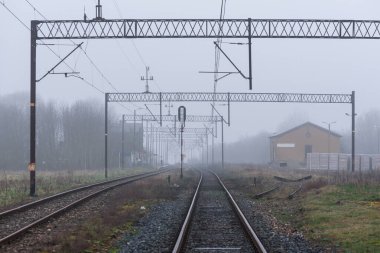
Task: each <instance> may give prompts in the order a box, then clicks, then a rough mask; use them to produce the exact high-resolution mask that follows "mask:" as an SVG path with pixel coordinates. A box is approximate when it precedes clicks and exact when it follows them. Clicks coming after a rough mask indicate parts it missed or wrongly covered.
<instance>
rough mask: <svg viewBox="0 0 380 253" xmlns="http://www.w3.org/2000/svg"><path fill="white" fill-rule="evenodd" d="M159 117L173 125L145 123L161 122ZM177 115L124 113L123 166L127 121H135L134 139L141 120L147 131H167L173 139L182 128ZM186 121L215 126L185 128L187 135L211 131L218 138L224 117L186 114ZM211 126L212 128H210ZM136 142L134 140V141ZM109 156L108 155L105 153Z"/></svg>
mask: <svg viewBox="0 0 380 253" xmlns="http://www.w3.org/2000/svg"><path fill="white" fill-rule="evenodd" d="M159 119H161V122H164V121H165V122H172V123H173V127H165V128H163V127H161V128H157V127H154V128H153V127H148V124H144V122H147V123H148V122H156V123H160V121H159ZM177 119H178V116H177V115H161V116H160V115H152V114H130V115H129V114H123V115H122V137H121V139H122V141H121V142H122V146H121V166H122V168H124V166H125V160H124V156H125V144H124V143H125V134H124V132H125V122H133V137H132V138H133V140H135V132H136V123H138V122H141V123H140V124H141V125H142V127H143V128H144V125H145V126H146V127H145V130H144V131H145V133H146V134H147V135H148V134H151V133H152V132H167V133H169V134H170V136H169V137H170V138H171V139H173V138H174V139H175V137H177V133H178V132H180V128H178V127H177ZM186 121H187V122H198V123H211V124H212V123H214V124H215V126H213V127H204V128H185V131H184V133H185V135H186V134H187V133H189V132H193V133H195V134H206V133H209V134H211V135H213V136H214V137H215V138H217V124H218V123H219V122H221V121H222V118H221V117H219V116H205V115H186ZM210 128H211V129H210ZM162 136H163V135H161V136H160V140H162V139H163V138H162ZM133 142H134V141H133ZM146 146H147V147H148V146H149V139H148V138H146ZM133 149H134V148H133ZM134 151H135V150H134ZM105 156H106V157H107V155H106V154H105ZM105 159H107V158H105Z"/></svg>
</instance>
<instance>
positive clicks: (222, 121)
mask: <svg viewBox="0 0 380 253" xmlns="http://www.w3.org/2000/svg"><path fill="white" fill-rule="evenodd" d="M221 123H222V170H223V169H224V118H223V116H222V120H221Z"/></svg>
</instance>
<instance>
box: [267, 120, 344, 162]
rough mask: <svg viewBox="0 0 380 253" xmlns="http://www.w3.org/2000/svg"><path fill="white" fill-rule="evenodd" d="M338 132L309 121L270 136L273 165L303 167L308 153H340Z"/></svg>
mask: <svg viewBox="0 0 380 253" xmlns="http://www.w3.org/2000/svg"><path fill="white" fill-rule="evenodd" d="M340 138H341V136H340V135H339V134H336V133H334V132H329V130H328V129H325V128H323V127H320V126H318V125H315V124H313V123H310V122H306V123H305V124H302V125H300V126H297V127H295V128H292V129H290V130H288V131H286V132H283V133H281V134H278V135H274V136H271V137H270V154H271V163H272V166H274V167H291V168H297V167H304V166H305V164H306V156H307V154H308V153H340Z"/></svg>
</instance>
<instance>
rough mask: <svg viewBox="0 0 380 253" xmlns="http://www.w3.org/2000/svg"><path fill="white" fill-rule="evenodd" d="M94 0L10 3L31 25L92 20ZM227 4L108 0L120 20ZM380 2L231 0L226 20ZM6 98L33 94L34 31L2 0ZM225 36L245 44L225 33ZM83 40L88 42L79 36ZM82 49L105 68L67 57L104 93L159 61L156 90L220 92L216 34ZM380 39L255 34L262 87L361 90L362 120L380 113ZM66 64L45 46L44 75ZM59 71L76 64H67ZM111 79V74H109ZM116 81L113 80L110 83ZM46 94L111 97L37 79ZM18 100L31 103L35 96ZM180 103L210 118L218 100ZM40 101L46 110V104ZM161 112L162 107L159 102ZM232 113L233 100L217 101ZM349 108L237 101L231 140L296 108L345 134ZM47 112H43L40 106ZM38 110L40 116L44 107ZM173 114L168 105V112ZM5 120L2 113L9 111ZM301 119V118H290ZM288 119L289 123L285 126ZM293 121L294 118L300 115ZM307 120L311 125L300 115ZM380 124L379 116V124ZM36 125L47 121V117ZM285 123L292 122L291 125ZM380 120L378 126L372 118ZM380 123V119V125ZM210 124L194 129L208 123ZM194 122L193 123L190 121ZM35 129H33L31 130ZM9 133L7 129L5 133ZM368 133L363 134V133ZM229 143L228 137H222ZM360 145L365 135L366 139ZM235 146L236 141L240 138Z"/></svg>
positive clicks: (353, 9) (313, 13)
mask: <svg viewBox="0 0 380 253" xmlns="http://www.w3.org/2000/svg"><path fill="white" fill-rule="evenodd" d="M95 2H96V1H94V0H87V1H82V0H80V1H79V0H75V1H74V0H67V1H47V0H40V1H35V0H30V3H32V4H33V5H34V6H35V7H36V8H37V10H38V11H37V10H34V9H33V8H31V7H30V6H29V5H28V3H27V2H26V1H22V0H12V1H10V0H5V1H4V3H5V5H6V6H7V7H8V8H9V9H10V10H12V11H13V12H14V13H15V15H17V17H19V18H20V19H21V20H22V21H23V22H24V23H25V24H27V25H28V26H29V25H30V20H33V19H43V18H42V17H41V16H40V14H39V12H41V13H42V14H43V15H44V16H46V18H48V19H83V15H84V11H85V12H86V14H87V16H88V17H89V18H93V17H94V14H95ZM220 2H221V1H219V0H218V1H216V0H210V1H200V0H193V1H173V0H161V1H153V0H149V1H148V0H139V1H120V0H113V1H102V5H103V16H104V17H105V18H106V19H107V18H109V19H112V18H218V17H219V11H220ZM379 9H380V2H378V1H374V0H372V1H370V0H348V1H347V0H346V1H342V0H320V1H304V0H292V1H290V0H276V1H275V0H270V1H248V0H235V1H227V6H226V16H225V18H248V17H250V18H306V19H309V18H310V19H311V18H318V19H375V20H378V19H379V17H380V16H379V14H378V10H379ZM0 31H1V34H2V35H1V37H0V66H1V67H0V95H1V97H3V96H8V95H9V94H13V93H18V92H24V93H25V92H26V93H28V92H29V85H30V83H29V80H30V33H29V31H28V30H27V29H25V27H23V26H22V25H21V24H20V23H19V22H18V21H17V19H16V18H15V17H13V16H12V15H11V14H10V13H9V12H7V11H6V9H5V8H3V6H0ZM224 41H225V42H246V41H244V40H233V39H228V40H227V39H226V40H224ZM75 42H76V43H78V42H82V40H80V41H79V40H78V41H75ZM83 42H84V45H83V48H84V50H85V51H86V52H87V54H88V56H89V57H90V59H91V60H92V61H93V62H94V63H95V64H96V66H97V67H98V69H99V70H100V72H99V71H98V70H97V69H96V67H95V66H93V65H92V64H91V63H90V61H89V59H88V58H87V57H85V55H84V53H83V51H81V50H78V51H77V52H75V53H74V54H73V55H72V56H71V57H70V58H69V59H68V60H67V64H68V65H70V66H72V67H73V68H74V69H75V70H76V71H78V72H80V76H81V77H84V78H86V80H88V81H89V82H90V83H91V84H92V85H94V86H96V87H97V88H98V89H100V90H102V91H104V92H113V91H114V89H113V88H112V87H111V86H110V85H109V83H111V84H112V85H113V86H114V87H115V88H116V89H117V90H118V91H122V92H134V91H136V92H143V91H144V84H145V83H144V82H142V81H141V80H140V76H141V75H144V74H145V67H146V66H150V69H151V75H153V76H154V81H153V82H151V84H150V90H151V91H162V92H165V91H167V92H170V91H208V92H210V91H212V90H213V75H207V74H199V71H213V70H214V45H213V40H212V39H183V40H182V39H175V40H170V39H138V40H124V39H120V40H83ZM49 43H55V44H59V45H53V46H51V48H52V49H53V50H54V51H55V52H57V54H59V55H60V56H61V57H64V56H65V55H66V54H67V53H68V52H69V51H71V50H72V49H73V46H72V45H70V43H71V42H70V41H49ZM379 46H380V43H379V42H378V41H377V40H373V41H372V40H312V39H307V40H305V39H304V40H302V39H256V40H253V91H252V92H297V93H301V92H302V93H347V94H349V93H351V91H353V90H355V91H356V94H357V101H356V110H357V113H358V117H360V116H363V117H364V115H367V113H369V112H370V111H374V110H375V111H376V110H380V106H379V104H378V97H379V95H380V86H379V85H378V80H379V75H380V50H378V48H379ZM223 49H224V50H225V51H226V52H227V53H228V55H229V56H230V57H231V58H232V59H233V61H234V62H235V63H236V64H237V65H238V66H239V68H241V70H242V71H243V72H244V73H246V74H247V73H248V57H247V51H248V50H247V47H246V46H238V45H229V44H223ZM57 62H58V58H57V57H56V56H54V55H53V54H52V53H51V52H50V51H49V50H48V49H47V48H46V47H44V46H42V45H39V46H38V54H37V66H38V67H37V77H41V76H43V75H44V74H45V73H46V72H47V71H48V70H49V69H50V68H51V67H52V66H54V65H55V64H56V63H57ZM233 70H234V69H233V67H232V66H231V64H230V63H229V62H228V61H227V60H226V59H225V58H223V57H221V62H220V71H233ZM57 71H68V68H67V67H66V66H65V65H61V66H60V67H59V68H58V69H57ZM104 77H105V78H104ZM107 80H109V82H107ZM217 91H219V92H250V91H249V90H248V82H247V80H244V79H243V78H241V77H240V76H238V75H232V76H229V77H227V78H224V79H222V80H221V81H220V82H219V83H218V86H217ZM37 93H38V97H39V99H41V100H43V101H45V102H46V103H49V102H53V103H57V104H61V105H73V104H75V103H76V102H78V101H80V100H89V99H90V100H92V101H97V103H98V104H99V106H100V107H102V106H103V104H104V95H103V94H102V93H100V92H99V91H98V90H96V89H94V88H93V87H91V86H90V85H88V84H86V83H84V82H82V81H81V80H79V79H77V78H64V77H63V76H62V75H49V76H48V77H47V78H45V79H44V80H43V81H41V82H39V83H38V87H37ZM23 98H24V99H19V100H18V104H19V105H20V106H21V105H22V104H23V105H24V106H27V105H28V103H29V101H28V98H27V96H23ZM180 105H185V106H186V107H187V108H188V113H189V114H194V115H207V114H210V113H211V107H210V105H209V104H207V103H203V104H195V103H191V104H190V103H188V104H182V103H174V107H173V109H172V110H174V111H175V110H176V108H177V107H178V106H180ZM124 106H125V107H127V108H128V109H125V108H124V107H122V106H120V105H118V104H113V105H111V110H113V111H114V112H115V118H116V120H117V119H120V118H121V114H122V113H130V114H131V113H133V110H134V109H136V108H138V107H144V105H143V104H139V105H138V104H124ZM37 108H38V107H37ZM150 108H151V109H152V111H153V112H154V113H156V114H157V113H158V112H159V110H158V107H157V106H156V105H150ZM217 108H218V110H219V111H220V112H221V113H223V114H224V115H226V113H227V107H226V106H222V105H217ZM350 109H351V108H350V105H348V104H347V105H338V104H330V105H329V104H327V105H326V104H324V105H319V104H318V105H316V104H312V105H305V104H267V103H266V104H259V103H251V104H233V105H232V108H231V127H228V128H227V127H226V128H225V141H226V142H227V143H234V142H235V143H236V142H237V141H239V140H241V139H244V138H247V137H251V138H252V139H255V136H260V135H262V133H268V134H269V135H270V134H273V133H275V132H279V131H281V130H282V129H286V128H288V127H289V126H287V125H286V124H285V123H286V122H287V121H289V119H291V118H292V117H294V115H301V118H302V121H306V120H307V121H311V122H313V123H315V124H318V125H321V126H323V124H322V122H323V121H325V122H327V121H336V122H337V123H336V124H334V126H333V130H334V131H335V132H338V133H340V134H342V135H343V134H345V133H346V132H348V131H349V130H350V127H351V119H350V118H349V117H347V116H346V115H345V113H346V112H350ZM37 110H38V109H37ZM38 113H40V112H39V111H38ZM165 113H166V109H165ZM1 117H2V120H3V116H1ZM290 121H292V120H290ZM284 122H285V123H284ZM293 122H294V121H293ZM300 123H303V122H300ZM375 123H376V124H378V123H377V122H373V124H375ZM37 124H41V122H38V123H37ZM284 124H285V125H284ZM371 124H372V123H371ZM373 124H372V125H373ZM202 126H203V124H198V125H194V126H193V127H202ZM189 127H190V126H189ZM26 130H27V129H26ZM1 131H3V130H1ZM358 138H359V137H358ZM216 142H217V143H220V139H218V140H217V141H216ZM358 142H359V143H360V140H359V141H358ZM231 145H232V144H231Z"/></svg>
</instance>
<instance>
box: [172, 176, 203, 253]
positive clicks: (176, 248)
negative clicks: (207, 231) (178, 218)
mask: <svg viewBox="0 0 380 253" xmlns="http://www.w3.org/2000/svg"><path fill="white" fill-rule="evenodd" d="M202 180H203V175H202V172H201V178H200V180H199V183H198V186H197V189H196V190H195V193H194V197H193V200H192V201H191V205H190V208H189V211H188V212H187V215H186V219H185V221H184V222H183V225H182V228H181V231H180V233H179V236H178V238H177V241H176V243H175V245H174V248H173V251H172V253H179V252H181V250H182V248H183V244H184V242H185V238H186V236H187V230H188V227H189V224H190V222H191V218H192V215H193V212H194V209H195V206H196V202H197V199H198V196H199V189H200V187H201V184H202Z"/></svg>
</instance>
